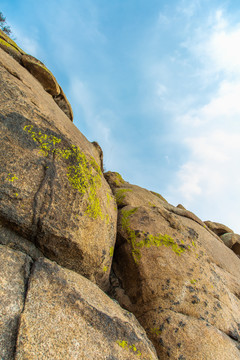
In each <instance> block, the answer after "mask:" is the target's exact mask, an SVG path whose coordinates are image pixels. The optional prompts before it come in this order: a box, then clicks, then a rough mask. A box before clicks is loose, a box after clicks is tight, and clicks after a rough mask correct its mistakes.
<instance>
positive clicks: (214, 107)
mask: <svg viewBox="0 0 240 360" xmlns="http://www.w3.org/2000/svg"><path fill="white" fill-rule="evenodd" d="M204 25H205V26H208V32H207V35H206V34H205V32H204V26H203V27H202V28H201V29H200V28H198V29H197V31H196V33H195V34H193V36H192V37H191V39H188V41H187V46H188V51H189V52H190V53H191V54H192V56H193V60H194V57H195V59H196V61H197V63H198V66H197V68H196V74H197V75H196V79H198V84H199V87H201V86H202V85H203V84H204V87H205V90H206V92H207V96H206V98H205V101H204V102H203V103H200V104H198V105H197V106H192V107H190V108H189V110H188V111H184V112H182V113H179V112H178V113H176V114H175V115H176V117H175V119H176V120H175V124H176V128H177V131H178V133H179V134H181V139H182V140H181V141H182V143H183V144H185V146H186V148H187V149H188V156H187V158H186V160H185V162H183V163H182V164H181V165H180V168H179V170H178V171H177V172H176V180H175V181H174V183H173V184H171V185H170V186H169V188H168V191H169V196H170V198H171V199H172V200H173V199H178V200H179V201H181V202H182V203H184V204H185V205H186V206H188V207H190V209H192V210H196V211H197V210H198V213H199V216H202V217H203V216H204V217H207V216H209V217H210V213H211V208H212V207H213V206H210V205H209V204H210V203H211V202H212V203H214V205H215V209H214V216H215V218H214V219H213V218H212V220H213V221H214V220H215V221H218V220H219V219H225V222H226V221H228V223H227V224H226V225H229V226H232V227H233V228H234V229H236V230H235V231H238V232H240V227H239V221H238V222H236V213H239V204H238V203H239V199H240V168H239V166H238V164H239V157H240V123H239V118H240V102H239V93H240V51H239V47H238V44H239V41H240V23H237V24H234V25H231V24H230V23H229V21H228V19H227V17H226V16H225V15H224V13H223V11H222V10H216V11H215V14H214V16H211V18H208V19H207V22H206V24H204ZM201 32H202V36H201ZM201 76H202V78H203V80H201ZM206 76H208V80H207V81H206V80H205V79H206ZM209 79H210V81H209ZM211 81H212V83H211ZM206 84H207V85H208V86H207V85H206ZM234 200H236V202H234ZM203 204H205V206H204V205H203Z"/></svg>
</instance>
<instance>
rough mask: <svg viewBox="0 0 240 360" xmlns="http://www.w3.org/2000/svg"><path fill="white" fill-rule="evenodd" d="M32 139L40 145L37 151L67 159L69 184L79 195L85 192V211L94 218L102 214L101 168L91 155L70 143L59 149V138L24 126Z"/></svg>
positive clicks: (44, 154) (30, 126)
mask: <svg viewBox="0 0 240 360" xmlns="http://www.w3.org/2000/svg"><path fill="white" fill-rule="evenodd" d="M24 130H25V131H27V132H28V133H29V134H30V135H31V137H32V139H33V140H34V141H35V142H37V143H38V145H39V146H40V150H39V152H40V153H41V155H43V156H46V157H47V156H49V155H50V154H54V155H55V157H56V158H57V159H58V160H60V159H61V160H69V162H70V163H71V165H69V166H67V178H68V181H69V183H70V184H71V186H72V187H73V188H74V189H76V190H77V191H78V192H79V193H80V194H81V195H85V194H87V209H86V210H85V213H86V214H87V215H88V216H89V217H91V218H94V219H96V218H97V217H99V216H100V217H101V218H102V219H103V218H104V217H103V214H102V211H101V207H100V201H99V199H98V197H97V189H98V188H99V187H100V186H101V169H100V167H99V166H98V164H97V163H96V161H95V160H94V158H93V157H91V158H90V159H88V158H87V157H86V155H85V154H84V153H83V152H82V151H80V149H79V148H78V147H77V146H75V145H72V146H71V147H69V148H63V149H61V148H60V146H59V144H60V143H61V139H59V138H57V137H56V136H53V135H47V134H42V132H41V131H39V132H36V131H33V126H32V125H27V126H25V127H24Z"/></svg>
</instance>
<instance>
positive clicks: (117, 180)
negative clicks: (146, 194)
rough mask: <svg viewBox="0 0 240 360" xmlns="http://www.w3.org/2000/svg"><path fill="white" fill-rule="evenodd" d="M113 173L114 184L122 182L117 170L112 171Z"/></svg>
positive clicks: (118, 184) (119, 184)
mask: <svg viewBox="0 0 240 360" xmlns="http://www.w3.org/2000/svg"><path fill="white" fill-rule="evenodd" d="M113 174H114V180H113V181H114V184H115V186H121V185H122V184H124V180H123V178H122V176H121V175H120V174H119V173H118V172H114V173H113Z"/></svg>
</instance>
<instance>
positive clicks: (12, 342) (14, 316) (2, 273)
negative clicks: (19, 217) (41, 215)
mask: <svg viewBox="0 0 240 360" xmlns="http://www.w3.org/2000/svg"><path fill="white" fill-rule="evenodd" d="M0 236H1V235H0ZM0 264H1V266H0V279H1V281H0V358H1V359H4V360H12V359H14V353H15V346H16V337H17V333H18V325H19V318H20V314H21V312H22V310H23V306H24V301H25V292H26V282H27V278H28V276H29V272H30V265H31V259H30V258H29V257H28V256H27V255H25V254H23V253H22V252H20V251H15V250H12V249H9V248H8V247H6V246H2V245H0Z"/></svg>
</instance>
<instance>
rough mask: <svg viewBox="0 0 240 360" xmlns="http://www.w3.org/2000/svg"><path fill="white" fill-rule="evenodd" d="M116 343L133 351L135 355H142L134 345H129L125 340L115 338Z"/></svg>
mask: <svg viewBox="0 0 240 360" xmlns="http://www.w3.org/2000/svg"><path fill="white" fill-rule="evenodd" d="M117 344H118V345H119V346H121V348H123V349H126V350H131V351H133V352H134V353H135V354H136V355H137V356H142V353H141V352H140V351H139V350H138V349H137V348H136V345H134V344H133V345H129V344H128V342H127V341H125V340H122V341H120V340H117Z"/></svg>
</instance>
